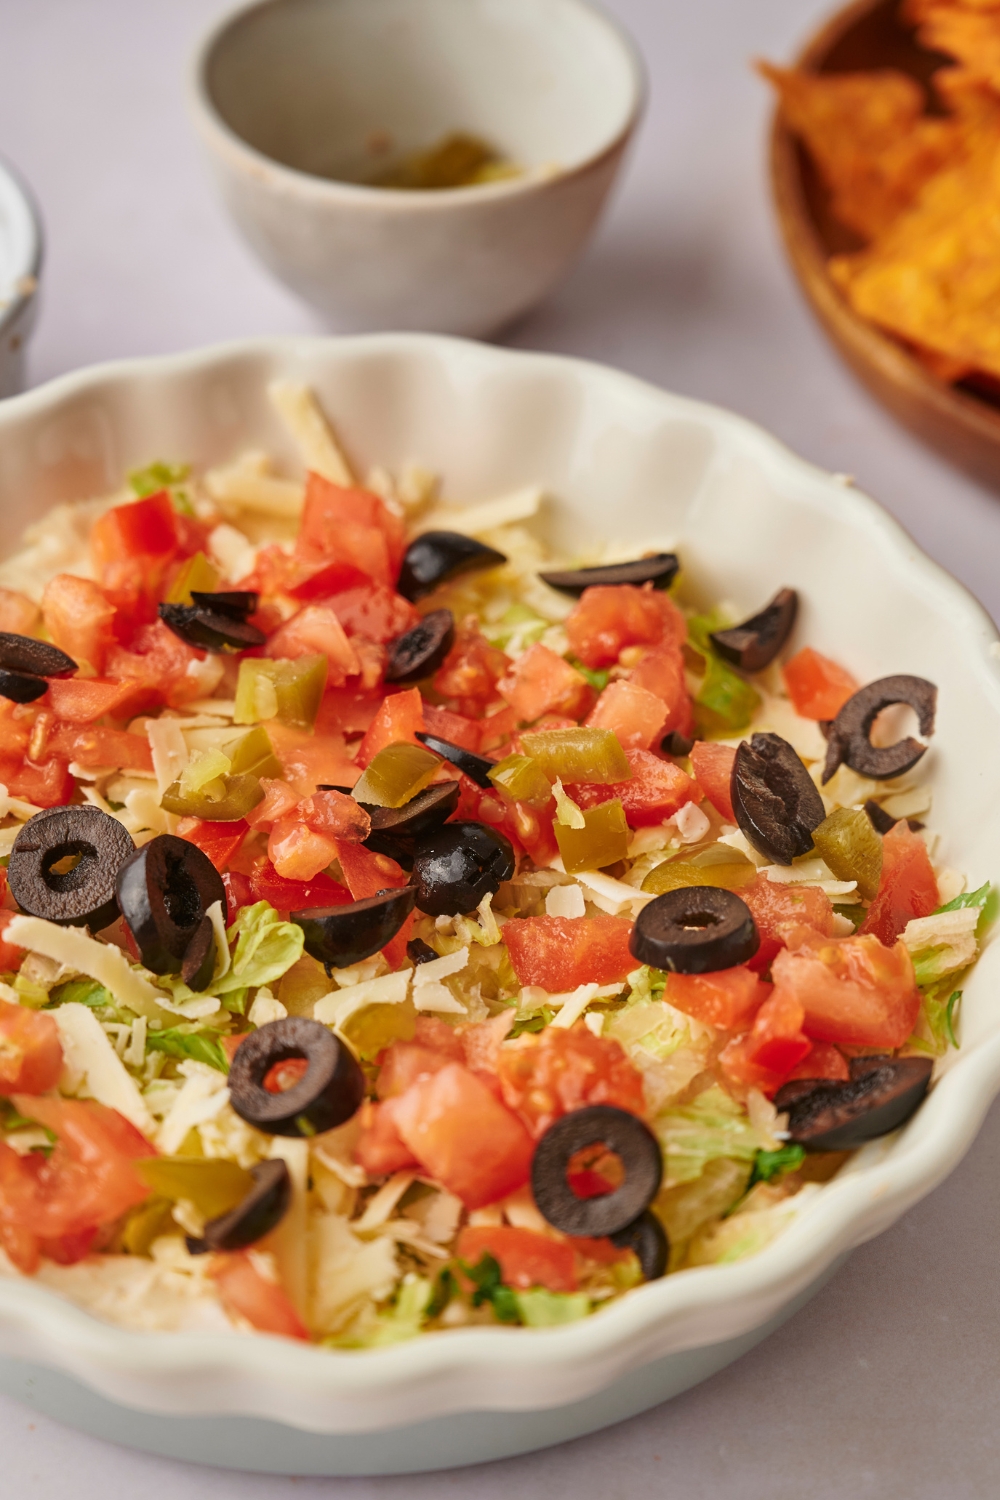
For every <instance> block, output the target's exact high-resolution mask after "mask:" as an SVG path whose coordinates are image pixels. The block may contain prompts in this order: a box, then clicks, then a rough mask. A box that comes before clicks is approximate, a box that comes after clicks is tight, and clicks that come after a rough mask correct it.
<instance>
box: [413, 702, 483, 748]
mask: <svg viewBox="0 0 1000 1500" xmlns="http://www.w3.org/2000/svg"><path fill="white" fill-rule="evenodd" d="M423 713H424V727H425V732H426V733H427V734H433V735H435V736H436V737H437V738H438V739H439V740H448V741H450V743H451V744H453V745H461V746H462V749H463V750H471V751H472V752H473V754H478V753H479V725H478V724H477V723H476V721H475V719H467V718H466V717H465V715H464V714H453V713H452V712H451V711H450V709H447V708H437V707H436V706H435V705H434V704H433V703H425V704H424V706H423Z"/></svg>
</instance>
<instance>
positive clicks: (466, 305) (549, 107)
mask: <svg viewBox="0 0 1000 1500" xmlns="http://www.w3.org/2000/svg"><path fill="white" fill-rule="evenodd" d="M191 97H192V104H193V110H194V117H195V121H196V124H197V126H198V129H199V132H200V134H201V137H202V140H203V141H204V143H205V145H206V147H207V149H208V155H209V160H210V163H211V166H212V168H213V170H214V173H215V176H216V179H217V181H218V183H219V186H220V188H221V190H222V194H223V197H224V198H225V201H226V203H227V205H228V207H229V209H230V211H231V213H232V215H233V218H234V219H235V221H236V223H237V225H238V226H239V228H240V229H241V230H242V232H243V234H244V235H245V237H246V239H247V241H248V242H249V244H250V245H251V246H252V247H253V249H254V250H256V252H257V254H258V255H259V256H260V257H261V259H262V260H263V261H264V263H265V264H266V265H267V266H268V267H269V268H270V269H271V270H272V271H273V272H274V274H275V275H276V276H277V277H278V278H279V279H280V280H281V281H283V282H284V283H285V284H286V285H287V286H288V287H290V288H291V289H292V291H294V292H297V293H298V294H299V295H300V296H301V297H302V298H304V300H305V301H306V302H308V303H309V304H310V305H311V306H312V307H314V308H315V309H317V310H318V311H319V313H320V314H321V315H322V316H323V317H324V318H325V319H326V320H327V321H329V322H330V323H331V324H332V325H333V326H335V327H336V328H338V329H339V330H342V331H345V332H353V331H362V330H367V329H381V328H419V329H424V330H427V331H431V332H440V333H460V334H466V335H471V336H477V337H478V336H482V335H485V334H487V333H492V332H494V331H495V330H496V329H498V328H500V327H502V326H503V325H504V324H505V323H509V322H510V321H511V320H512V319H513V318H516V317H518V316H519V315H520V314H521V313H523V312H525V311H526V310H527V309H528V308H529V307H532V306H533V305H534V304H535V303H536V302H538V301H539V300H540V299H541V298H542V297H544V296H545V294H546V293H547V292H548V291H549V290H550V289H551V288H552V287H553V286H554V285H555V283H556V282H557V281H559V279H560V278H561V277H562V276H563V275H564V274H565V272H566V271H567V269H568V268H569V266H570V264H571V263H572V261H573V260H574V259H575V258H576V256H577V255H578V253H579V252H580V251H581V250H582V248H583V246H584V244H585V243H586V241H587V239H588V237H589V235H590V233H591V231H592V229H593V228H594V225H595V224H596V222H597V218H598V215H599V214H600V211H601V208H602V207H603V204H604V202H605V199H606V197H607V195H608V191H609V189H610V187H611V184H612V182H613V180H614V177H615V174H616V172H617V170H618V167H619V165H620V163H621V160H622V156H623V153H624V151H625V147H626V145H627V143H628V140H629V138H630V136H631V134H632V132H633V130H634V128H635V124H636V121H637V119H638V117H639V113H640V110H641V105H642V98H643V76H642V70H641V66H640V63H639V61H638V57H637V54H636V52H635V49H634V48H633V46H632V45H631V43H630V42H629V41H628V40H627V39H626V38H625V36H624V35H623V34H622V32H621V31H619V30H618V28H617V27H616V26H615V25H614V24H613V23H612V22H611V21H609V20H608V19H607V18H606V17H605V16H603V15H601V14H600V13H599V12H598V11H596V10H594V9H592V8H591V6H590V5H589V4H587V3H584V0H503V3H500V4H498V3H497V0H263V3H260V4H255V5H251V6H244V7H241V8H240V9H239V10H237V11H235V12H234V13H233V14H231V15H230V16H228V17H226V18H225V19H224V20H223V21H222V22H221V23H220V24H218V25H217V26H216V27H215V28H214V29H213V31H212V32H211V33H210V34H209V36H208V37H207V39H206V40H205V41H204V43H203V44H202V46H201V47H200V48H199V50H198V53H197V56H196V59H195V65H194V74H193V78H192V89H191ZM455 131H464V132H470V133H472V134H473V135H477V136H480V137H481V138H483V139H484V140H486V141H488V142H489V143H490V144H491V145H493V146H494V147H495V148H497V149H498V150H499V151H500V152H501V153H502V154H503V155H504V156H506V157H507V158H509V159H510V160H512V161H514V162H516V163H517V164H518V165H519V166H521V167H522V168H524V175H522V176H520V177H516V178H511V179H507V180H503V181H497V182H493V183H489V184H484V185H481V186H477V187H469V188H461V189H453V190H437V191H429V192H428V191H419V192H413V191H403V190H399V189H386V188H377V187H371V186H366V185H363V184H362V183H359V182H358V181H357V180H349V179H357V178H359V177H360V178H364V177H366V176H370V175H372V172H373V171H374V170H377V168H378V166H379V163H380V160H381V158H380V157H379V156H378V155H377V154H373V148H377V147H384V146H385V145H386V144H387V143H391V149H392V151H393V152H394V153H401V154H406V153H409V152H412V151H419V150H423V149H425V148H427V147H428V146H430V145H433V144H435V143H436V142H437V141H439V140H441V139H442V138H443V137H444V136H446V135H449V134H451V133H453V132H455Z"/></svg>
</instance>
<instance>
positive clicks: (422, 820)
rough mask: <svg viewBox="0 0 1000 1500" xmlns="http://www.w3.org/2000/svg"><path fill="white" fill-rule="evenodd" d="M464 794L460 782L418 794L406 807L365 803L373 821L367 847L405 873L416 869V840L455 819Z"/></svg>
mask: <svg viewBox="0 0 1000 1500" xmlns="http://www.w3.org/2000/svg"><path fill="white" fill-rule="evenodd" d="M460 792H461V787H460V786H459V784H458V782H457V781H440V782H438V783H437V784H436V785H435V786H429V787H426V788H425V789H424V791H422V792H418V793H417V795H416V796H415V797H411V798H410V800H409V802H404V803H403V805H402V807H376V806H375V805H374V804H373V803H368V802H366V803H363V804H362V806H363V807H364V808H365V811H366V812H367V813H368V815H369V817H370V818H371V820H372V827H371V832H370V833H369V835H368V837H367V838H366V839H365V841H364V844H365V848H366V849H372V850H373V851H374V852H375V853H376V854H388V856H389V858H390V859H394V860H395V861H396V863H397V864H399V865H401V866H402V867H403V869H404V870H412V869H413V861H414V859H415V857H416V852H417V851H416V840H417V839H418V838H421V837H422V836H423V835H424V834H425V833H429V832H430V830H431V829H432V828H438V827H439V826H440V825H441V824H442V823H444V822H445V820H446V819H447V818H450V817H451V815H452V813H453V812H454V811H455V808H456V807H457V806H458V798H459V794H460Z"/></svg>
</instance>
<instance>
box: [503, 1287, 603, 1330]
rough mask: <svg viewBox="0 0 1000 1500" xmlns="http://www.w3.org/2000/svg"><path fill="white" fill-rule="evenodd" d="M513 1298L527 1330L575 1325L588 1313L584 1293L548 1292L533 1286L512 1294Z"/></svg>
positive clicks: (588, 1305) (587, 1304)
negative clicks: (525, 1290) (566, 1324)
mask: <svg viewBox="0 0 1000 1500" xmlns="http://www.w3.org/2000/svg"><path fill="white" fill-rule="evenodd" d="M513 1297H514V1302H515V1305H516V1307H517V1311H518V1314H519V1316H520V1320H521V1322H522V1323H523V1324H524V1325H525V1327H527V1328H558V1327H559V1326H560V1325H561V1324H564V1323H577V1322H579V1320H580V1319H581V1318H585V1317H586V1316H587V1314H588V1313H589V1312H590V1298H589V1297H588V1296H587V1295H586V1293H585V1292H549V1291H546V1289H545V1287H542V1286H533V1287H532V1288H531V1289H530V1291H527V1292H514V1294H513Z"/></svg>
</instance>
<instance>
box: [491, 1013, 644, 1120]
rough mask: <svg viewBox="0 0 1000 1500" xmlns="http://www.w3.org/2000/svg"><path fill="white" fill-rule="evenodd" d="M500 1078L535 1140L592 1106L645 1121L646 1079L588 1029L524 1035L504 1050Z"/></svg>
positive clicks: (499, 1064)
mask: <svg viewBox="0 0 1000 1500" xmlns="http://www.w3.org/2000/svg"><path fill="white" fill-rule="evenodd" d="M497 1074H498V1077H499V1079H500V1087H501V1090H502V1092H503V1098H504V1102H505V1103H506V1104H507V1105H508V1106H509V1108H511V1109H514V1110H517V1112H518V1114H519V1115H520V1116H521V1118H522V1119H523V1120H524V1121H525V1122H526V1124H527V1126H528V1129H529V1130H530V1131H531V1133H532V1135H533V1136H534V1137H535V1139H536V1140H537V1139H538V1137H539V1136H540V1135H543V1134H544V1132H545V1131H546V1130H548V1128H549V1126H550V1125H551V1124H552V1123H553V1121H554V1120H558V1119H559V1118H560V1116H561V1115H564V1114H569V1113H570V1111H571V1110H574V1109H583V1108H584V1107H585V1106H586V1105H588V1104H613V1105H615V1106H616V1108H618V1109H627V1110H628V1111H629V1112H630V1114H634V1115H642V1114H643V1113H644V1111H645V1100H644V1098H643V1091H642V1075H641V1074H640V1073H639V1071H638V1069H637V1068H636V1067H635V1066H634V1065H633V1064H632V1062H630V1060H629V1058H628V1056H627V1055H626V1053H625V1051H624V1048H622V1047H621V1046H620V1045H619V1043H618V1042H616V1041H613V1040H612V1039H611V1038H610V1037H601V1036H594V1034H593V1032H591V1031H588V1029H587V1028H586V1026H582V1025H577V1026H572V1027H570V1029H569V1030H568V1031H565V1030H562V1029H561V1028H560V1029H556V1028H555V1027H552V1026H548V1027H546V1028H545V1030H544V1031H542V1032H539V1033H537V1034H534V1035H533V1034H532V1033H530V1032H525V1033H524V1034H523V1035H522V1036H519V1037H518V1039H517V1041H516V1042H512V1043H510V1044H509V1045H508V1046H505V1047H502V1048H501V1049H500V1054H499V1057H498V1060H497Z"/></svg>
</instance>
